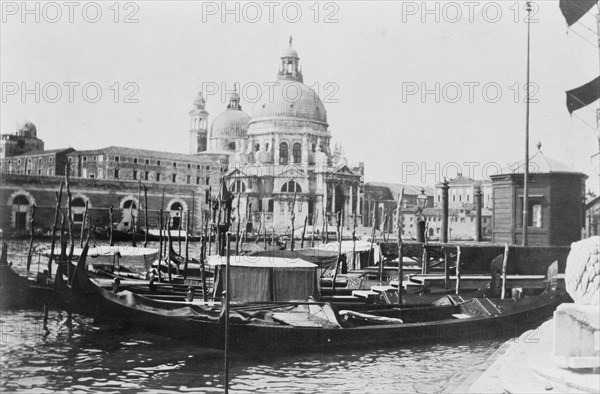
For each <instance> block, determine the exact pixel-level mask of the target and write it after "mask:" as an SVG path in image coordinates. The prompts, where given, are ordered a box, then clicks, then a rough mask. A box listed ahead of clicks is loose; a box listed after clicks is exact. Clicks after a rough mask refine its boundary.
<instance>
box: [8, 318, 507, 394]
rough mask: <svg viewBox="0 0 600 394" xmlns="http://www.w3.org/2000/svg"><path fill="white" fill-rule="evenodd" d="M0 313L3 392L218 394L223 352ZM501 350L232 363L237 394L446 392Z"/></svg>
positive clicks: (243, 357)
mask: <svg viewBox="0 0 600 394" xmlns="http://www.w3.org/2000/svg"><path fill="white" fill-rule="evenodd" d="M42 321H43V313H42V312H41V311H28V310H23V311H14V312H2V313H1V314H0V326H1V329H2V332H1V334H2V337H1V338H2V347H1V349H2V351H1V356H0V369H1V370H2V382H1V386H0V387H1V389H2V390H7V391H20V392H31V391H36V392H46V391H84V392H96V391H115V392H116V391H118V392H122V391H154V390H156V389H160V390H164V391H166V392H169V391H173V392H182V391H183V392H197V391H203V392H211V391H222V389H223V385H222V383H223V382H222V379H223V377H222V366H223V353H222V352H221V351H219V350H213V349H206V348H202V347H199V346H196V345H193V344H189V343H185V342H182V341H179V340H172V339H169V338H165V337H162V336H158V335H155V334H152V333H148V332H145V331H144V330H143V329H136V328H115V327H100V326H97V325H94V323H93V321H92V320H91V319H89V318H86V317H81V316H79V315H72V316H69V314H67V313H66V312H62V311H51V312H50V314H49V317H48V324H47V327H46V329H44V327H43V325H42ZM499 344H500V343H499V342H476V343H469V344H459V345H455V346H445V345H434V346H419V347H414V348H404V349H395V348H387V349H377V350H369V351H338V352H336V353H335V354H318V353H317V354H303V355H290V356H276V357H275V356H265V355H259V354H235V355H233V356H232V359H231V361H230V365H231V370H230V376H231V386H230V387H231V388H232V390H235V391H239V392H299V391H301V392H329V391H336V392H340V391H342V392H365V391H368V392H390V391H394V392H419V393H432V392H442V391H444V388H445V387H447V385H448V384H450V383H451V382H452V380H453V379H455V378H456V376H457V375H458V376H459V375H460V374H461V373H463V372H464V371H465V370H468V369H469V368H471V367H473V366H477V365H478V364H479V363H481V362H482V361H483V360H485V359H486V358H487V357H488V356H489V355H490V354H491V353H492V352H493V351H494V350H495V349H496V348H497V347H498V346H499Z"/></svg>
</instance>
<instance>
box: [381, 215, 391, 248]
mask: <svg viewBox="0 0 600 394" xmlns="http://www.w3.org/2000/svg"><path fill="white" fill-rule="evenodd" d="M384 218H385V219H384V220H383V227H382V229H383V231H382V232H381V237H382V238H383V242H387V239H386V235H387V234H386V233H387V224H388V218H389V217H388V215H387V214H386V215H384Z"/></svg>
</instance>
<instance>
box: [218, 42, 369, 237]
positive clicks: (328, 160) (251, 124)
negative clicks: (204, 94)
mask: <svg viewBox="0 0 600 394" xmlns="http://www.w3.org/2000/svg"><path fill="white" fill-rule="evenodd" d="M269 89H272V90H269ZM208 145H209V149H208V152H209V153H210V152H214V153H220V152H230V156H229V167H228V172H227V181H228V186H229V188H230V191H232V192H233V193H235V194H238V193H239V194H240V201H241V206H240V215H239V217H240V218H241V219H242V220H246V218H247V219H248V220H249V221H250V222H251V223H252V224H253V225H254V226H263V228H269V229H270V228H274V229H275V230H276V231H282V230H285V229H286V228H287V227H289V226H291V215H292V214H294V215H295V217H296V218H297V219H296V221H295V225H296V226H301V225H302V224H303V221H304V219H305V217H307V218H308V223H309V224H314V225H317V226H318V225H320V224H322V223H323V220H327V221H328V222H329V223H330V224H334V223H335V219H334V217H335V213H336V212H342V213H343V215H342V222H343V223H348V221H349V220H352V219H353V218H354V216H353V215H361V206H362V200H363V197H362V196H363V194H364V192H363V175H364V166H363V165H362V164H359V165H358V166H353V165H350V164H349V163H348V161H347V159H346V158H345V157H343V155H342V152H341V149H339V148H337V149H332V148H331V131H330V130H329V123H328V120H327V111H326V109H325V106H324V105H323V102H322V101H321V99H320V98H319V96H318V95H317V93H315V92H314V91H313V90H312V89H311V88H309V87H308V86H306V85H305V84H304V78H303V74H302V70H301V67H300V58H299V56H298V53H297V52H296V50H295V49H294V48H293V47H292V46H291V40H290V46H289V47H288V48H286V49H285V50H284V51H283V53H282V54H281V56H280V65H279V72H278V74H277V80H276V82H275V83H274V85H273V86H269V87H267V88H266V89H265V90H264V91H263V92H262V95H261V98H260V100H259V101H258V102H257V103H256V104H255V105H254V108H253V109H252V112H251V115H247V114H246V113H245V112H243V111H242V108H241V106H240V105H239V96H238V95H237V94H233V95H232V97H231V100H230V103H229V105H228V106H227V109H226V111H225V112H223V113H221V114H220V115H218V116H217V117H216V118H215V120H214V122H213V125H212V126H211V130H210V133H209V143H208ZM294 196H295V200H294ZM294 201H295V202H294ZM359 223H360V222H359Z"/></svg>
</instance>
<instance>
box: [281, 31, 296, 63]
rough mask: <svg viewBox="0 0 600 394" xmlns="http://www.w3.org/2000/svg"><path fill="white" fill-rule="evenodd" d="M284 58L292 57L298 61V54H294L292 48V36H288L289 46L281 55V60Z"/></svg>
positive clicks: (294, 51)
mask: <svg viewBox="0 0 600 394" xmlns="http://www.w3.org/2000/svg"><path fill="white" fill-rule="evenodd" d="M284 57H293V58H296V59H299V57H298V52H296V50H295V49H294V48H293V47H292V36H290V46H288V47H287V48H285V49H284V50H283V52H282V53H281V58H282V59H283V58H284Z"/></svg>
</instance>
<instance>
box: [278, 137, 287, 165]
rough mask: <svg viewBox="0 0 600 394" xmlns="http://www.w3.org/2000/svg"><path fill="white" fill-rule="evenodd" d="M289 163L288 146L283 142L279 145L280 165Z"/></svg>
mask: <svg viewBox="0 0 600 394" xmlns="http://www.w3.org/2000/svg"><path fill="white" fill-rule="evenodd" d="M288 161H289V159H288V144H287V143H285V142H282V143H281V144H279V164H287V163H288Z"/></svg>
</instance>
